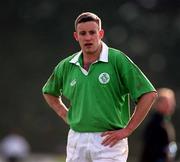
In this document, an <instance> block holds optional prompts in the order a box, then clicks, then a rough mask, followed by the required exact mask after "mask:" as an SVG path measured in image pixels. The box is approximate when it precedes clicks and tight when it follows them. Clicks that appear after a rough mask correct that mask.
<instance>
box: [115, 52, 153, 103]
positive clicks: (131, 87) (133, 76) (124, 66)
mask: <svg viewBox="0 0 180 162" xmlns="http://www.w3.org/2000/svg"><path fill="white" fill-rule="evenodd" d="M118 62H119V63H118V65H119V71H120V75H121V78H122V79H123V83H124V86H125V89H126V90H127V93H129V94H130V96H131V98H132V99H133V100H134V101H135V102H137V100H138V98H139V97H140V96H141V95H143V94H145V93H148V92H152V91H156V90H155V88H154V87H153V85H152V84H151V82H150V81H149V80H148V78H147V77H146V76H145V74H144V73H143V72H142V71H141V70H140V69H139V67H138V66H137V65H136V64H135V63H134V62H133V61H132V60H131V59H130V58H129V57H128V56H126V55H125V54H121V57H118Z"/></svg>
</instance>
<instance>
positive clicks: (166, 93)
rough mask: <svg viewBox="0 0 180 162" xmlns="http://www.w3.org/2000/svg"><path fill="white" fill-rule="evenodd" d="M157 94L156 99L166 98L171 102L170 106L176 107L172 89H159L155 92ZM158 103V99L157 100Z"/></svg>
mask: <svg viewBox="0 0 180 162" xmlns="http://www.w3.org/2000/svg"><path fill="white" fill-rule="evenodd" d="M157 92H158V98H159V99H160V98H163V97H166V98H168V99H169V100H171V102H172V104H173V105H174V106H175V105H176V98H175V93H174V91H173V90H172V89H170V88H159V89H158V90H157ZM157 102H158V99H157Z"/></svg>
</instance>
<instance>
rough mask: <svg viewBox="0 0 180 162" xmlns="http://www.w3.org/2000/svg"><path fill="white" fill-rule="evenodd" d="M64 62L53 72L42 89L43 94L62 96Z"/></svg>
mask: <svg viewBox="0 0 180 162" xmlns="http://www.w3.org/2000/svg"><path fill="white" fill-rule="evenodd" d="M62 74H63V62H60V63H59V64H58V65H57V66H56V67H55V68H54V70H53V72H52V74H51V76H50V77H49V79H48V80H47V82H46V83H45V85H44V86H43V88H42V92H43V93H45V94H50V95H53V96H57V97H59V96H61V94H62V87H63V75H62Z"/></svg>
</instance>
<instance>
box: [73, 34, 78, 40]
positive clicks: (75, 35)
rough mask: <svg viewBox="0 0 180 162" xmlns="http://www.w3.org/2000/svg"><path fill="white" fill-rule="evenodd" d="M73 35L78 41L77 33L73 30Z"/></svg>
mask: <svg viewBox="0 0 180 162" xmlns="http://www.w3.org/2000/svg"><path fill="white" fill-rule="evenodd" d="M73 35H74V38H75V40H76V41H78V34H77V32H74V34H73Z"/></svg>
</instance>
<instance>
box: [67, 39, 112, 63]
mask: <svg viewBox="0 0 180 162" xmlns="http://www.w3.org/2000/svg"><path fill="white" fill-rule="evenodd" d="M81 54H82V50H81V51H79V52H77V53H76V54H75V56H74V57H73V58H72V59H71V60H70V61H69V62H70V63H73V64H76V63H77V62H78V60H79V57H80V55H81ZM98 61H102V62H108V46H107V45H106V44H105V43H104V42H102V51H101V53H100V57H99V60H98Z"/></svg>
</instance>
